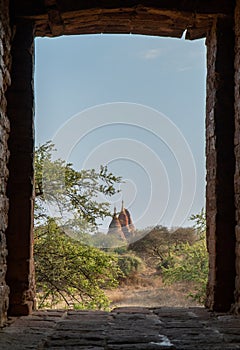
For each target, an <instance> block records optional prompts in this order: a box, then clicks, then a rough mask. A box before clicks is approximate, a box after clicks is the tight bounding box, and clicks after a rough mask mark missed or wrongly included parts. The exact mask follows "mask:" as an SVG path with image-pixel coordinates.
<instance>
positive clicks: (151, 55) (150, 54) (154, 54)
mask: <svg viewBox="0 0 240 350" xmlns="http://www.w3.org/2000/svg"><path fill="white" fill-rule="evenodd" d="M162 54H163V52H162V50H161V49H149V50H147V51H145V52H143V53H142V58H143V59H145V60H154V59H155V58H158V57H160V56H162Z"/></svg>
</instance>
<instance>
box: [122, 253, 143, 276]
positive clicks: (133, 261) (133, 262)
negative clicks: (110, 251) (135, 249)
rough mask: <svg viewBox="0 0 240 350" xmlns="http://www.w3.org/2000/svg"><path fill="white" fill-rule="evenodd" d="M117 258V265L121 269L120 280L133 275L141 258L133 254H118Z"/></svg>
mask: <svg viewBox="0 0 240 350" xmlns="http://www.w3.org/2000/svg"><path fill="white" fill-rule="evenodd" d="M117 259H118V260H117V263H118V266H119V268H120V270H121V271H122V276H121V277H120V280H121V281H123V280H126V279H128V278H130V277H132V276H133V275H135V274H136V273H137V272H138V270H139V268H140V266H141V265H142V261H141V259H140V258H138V257H136V256H134V255H133V254H123V255H118V257H117Z"/></svg>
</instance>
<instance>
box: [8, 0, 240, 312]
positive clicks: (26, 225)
mask: <svg viewBox="0 0 240 350" xmlns="http://www.w3.org/2000/svg"><path fill="white" fill-rule="evenodd" d="M33 3H34V5H31V6H32V7H30V8H29V6H30V5H29V4H30V3H29V2H27V1H22V2H14V1H13V2H12V4H13V6H12V7H11V17H10V18H11V20H12V32H13V41H12V46H11V56H12V69H11V80H12V84H11V86H10V87H9V88H8V91H7V102H8V105H7V114H8V117H9V119H10V124H11V130H10V137H9V143H8V145H9V150H10V158H9V165H8V168H9V180H8V187H7V196H8V198H9V214H8V221H9V224H8V229H7V233H6V237H7V248H8V257H7V275H6V282H7V285H8V286H9V287H10V296H9V309H8V313H9V315H27V314H29V313H31V311H32V309H33V308H34V304H35V303H34V299H35V286H34V263H33V203H34V191H33V190H34V167H33V152H34V126H33V125H34V91H33V71H34V50H33V47H34V37H35V36H45V35H46V36H58V35H62V34H65V35H72V34H84V33H88V34H92V33H94V34H97V33H126V34H128V33H136V34H147V35H159V36H172V37H181V36H182V34H183V32H184V31H185V30H186V29H187V34H186V38H187V39H197V38H200V37H206V38H207V40H206V44H207V51H208V54H207V68H208V73H207V101H206V158H207V160H206V164H207V188H206V197H207V200H206V210H207V243H208V250H209V257H210V265H209V266H210V271H209V280H208V287H207V302H206V306H207V307H208V308H209V309H210V310H216V311H229V310H230V309H231V307H232V305H234V304H235V306H236V307H235V308H236V309H237V308H238V303H239V295H240V279H239V277H238V276H239V268H238V266H239V255H240V253H238V249H237V248H236V247H238V242H239V241H240V226H238V225H239V221H240V216H239V213H240V167H239V161H240V140H239V135H240V133H239V125H240V122H239V114H240V103H239V100H240V99H239V88H238V87H239V81H238V77H239V76H240V63H239V62H240V24H239V23H240V0H237V3H236V6H235V4H234V2H229V1H227V0H226V1H211V6H208V2H207V1H201V2H200V3H198V2H195V1H173V3H174V4H169V1H162V5H161V8H160V7H159V4H158V2H157V1H152V2H151V4H152V5H151V6H149V5H148V2H147V1H142V2H138V1H127V5H126V2H124V3H123V2H121V1H116V4H114V5H111V2H109V1H107V0H106V1H101V2H100V5H99V4H98V3H97V2H96V1H94V0H91V1H88V2H87V4H85V5H81V4H77V2H76V1H73V0H69V1H67V0H66V1H65V0H62V1H55V0H45V1H36V2H33ZM196 3H198V5H196ZM234 13H235V21H234ZM234 64H235V66H234ZM235 129H236V130H235ZM235 229H236V234H237V235H236V236H235Z"/></svg>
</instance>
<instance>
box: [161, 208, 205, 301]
mask: <svg viewBox="0 0 240 350" xmlns="http://www.w3.org/2000/svg"><path fill="white" fill-rule="evenodd" d="M191 219H192V220H193V221H194V222H195V225H194V227H195V229H196V232H197V234H198V239H197V241H196V242H195V243H193V244H192V245H190V244H189V243H188V242H186V243H182V244H181V245H180V247H179V249H178V250H177V251H176V252H175V254H174V255H173V260H172V266H170V267H168V268H164V269H163V278H164V281H165V282H167V283H173V282H179V281H188V282H193V283H194V285H195V291H194V292H193V293H191V294H190V296H191V297H192V298H193V299H195V300H197V301H199V302H200V303H204V301H205V297H206V284H207V277H208V253H207V247H206V237H205V229H206V219H205V212H204V211H203V210H202V211H201V212H200V213H199V214H197V215H193V216H191Z"/></svg>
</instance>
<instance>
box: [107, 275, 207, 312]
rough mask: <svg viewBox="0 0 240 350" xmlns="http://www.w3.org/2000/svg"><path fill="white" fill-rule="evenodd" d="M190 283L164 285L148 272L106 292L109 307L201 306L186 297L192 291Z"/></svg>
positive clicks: (157, 277)
mask: <svg viewBox="0 0 240 350" xmlns="http://www.w3.org/2000/svg"><path fill="white" fill-rule="evenodd" d="M193 287H194V286H193V285H192V284H191V283H183V282H182V283H175V284H172V285H165V284H163V282H162V279H161V277H160V276H159V275H156V274H154V273H153V272H152V271H150V270H148V271H145V273H143V274H140V275H136V276H134V277H132V278H131V279H130V280H128V281H127V283H125V284H122V285H121V286H120V287H119V288H118V289H115V290H110V291H107V293H106V294H107V296H108V297H109V299H110V300H111V307H119V306H122V307H125V306H139V307H159V306H169V307H190V306H201V305H200V304H199V303H197V302H195V301H193V300H192V299H191V298H189V297H188V295H189V293H191V292H192V291H193Z"/></svg>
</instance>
